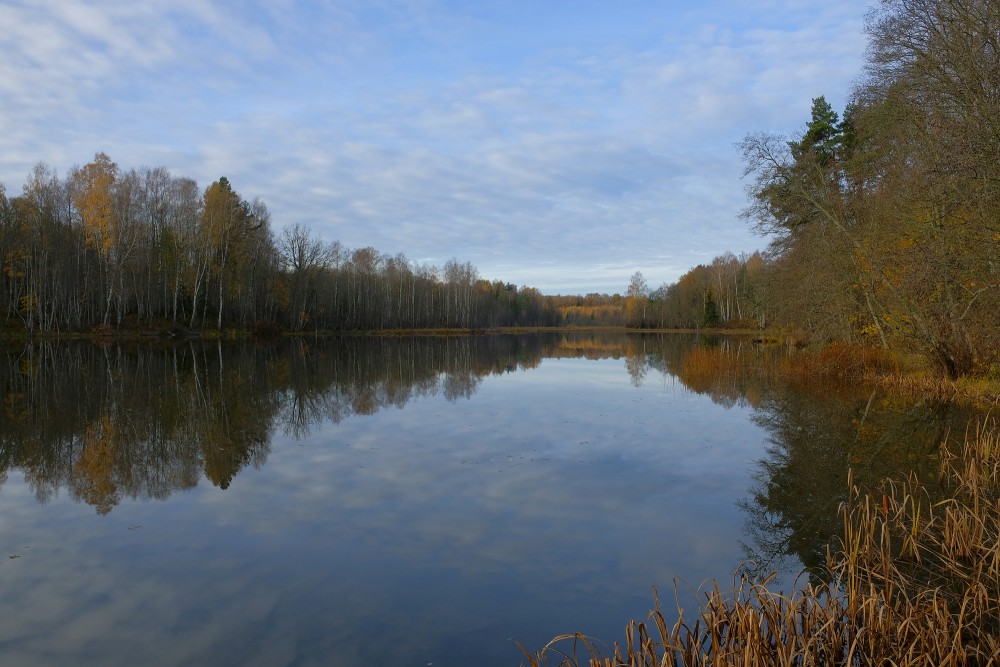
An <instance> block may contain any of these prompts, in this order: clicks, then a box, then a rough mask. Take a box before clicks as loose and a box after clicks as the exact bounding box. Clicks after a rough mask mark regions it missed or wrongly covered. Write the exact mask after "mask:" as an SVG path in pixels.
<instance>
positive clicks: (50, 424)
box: [0, 333, 975, 573]
mask: <svg viewBox="0 0 1000 667" xmlns="http://www.w3.org/2000/svg"><path fill="white" fill-rule="evenodd" d="M787 354H789V352H788V351H787V350H786V349H785V348H782V347H765V346H761V345H755V344H753V343H752V341H750V340H749V339H739V338H725V337H719V338H713V339H699V338H697V337H693V336H684V335H655V334H644V335H631V334H630V335H625V334H607V333H552V334H544V335H520V336H513V335H510V336H471V337H470V336H461V337H353V338H329V339H292V340H287V341H283V342H281V343H280V344H277V345H273V346H260V345H255V344H252V343H240V344H235V343H228V344H226V343H221V342H218V341H194V342H185V343H178V344H172V345H152V344H146V345H142V344H116V345H110V346H106V347H100V346H96V345H92V344H90V343H54V342H36V343H31V344H27V345H25V346H23V347H17V348H16V349H6V350H0V396H2V403H0V484H2V483H3V482H5V481H6V479H7V476H8V475H9V473H10V471H11V470H15V469H16V470H20V471H21V472H22V473H23V474H24V476H25V478H26V480H27V482H28V484H29V486H30V488H31V489H32V491H33V492H34V494H35V496H36V497H37V499H38V500H39V501H40V502H45V501H46V500H47V499H49V498H50V497H52V496H53V495H55V494H57V493H58V492H59V491H60V489H66V490H67V492H68V493H69V494H71V496H72V497H73V498H75V499H77V500H78V501H82V502H85V503H87V504H90V505H92V506H93V507H94V508H95V509H96V510H97V512H99V513H101V514H106V513H108V512H110V511H111V510H112V509H114V507H115V506H116V505H118V504H119V503H120V502H121V501H122V499H125V498H131V499H166V498H168V497H170V496H171V494H173V493H174V492H176V491H182V490H185V489H190V488H192V487H194V486H195V485H197V484H198V483H199V482H200V481H201V480H202V479H203V478H204V479H207V480H209V481H210V482H211V483H212V484H214V485H215V486H217V487H219V488H222V489H225V488H228V487H229V486H230V485H231V484H233V483H235V482H236V479H237V476H238V475H239V473H240V471H241V470H244V469H246V468H248V467H251V468H256V467H260V466H262V465H263V464H264V463H265V462H266V461H267V457H268V454H269V452H270V446H271V444H270V443H271V437H272V434H273V433H274V432H275V431H276V430H280V431H281V432H283V433H285V434H287V435H289V436H292V437H295V438H302V437H305V436H307V435H309V433H310V431H311V430H312V429H313V428H315V427H316V426H318V425H321V424H324V423H331V422H332V423H337V422H340V421H341V420H344V419H346V418H348V417H351V416H353V415H371V414H374V413H376V412H378V411H379V410H382V409H385V408H387V407H390V406H395V407H402V406H403V405H405V404H406V403H407V402H409V401H412V400H414V399H417V398H420V397H423V396H429V395H435V394H441V395H443V396H445V397H446V398H447V399H449V400H452V401H455V400H460V399H468V398H470V397H471V396H472V395H473V394H474V393H475V392H476V391H477V389H478V387H479V386H480V383H481V382H482V379H483V378H484V377H486V376H487V375H490V374H500V373H506V372H511V371H514V370H517V369H529V368H534V367H535V366H537V365H538V364H539V363H540V362H541V360H542V359H543V358H546V357H581V358H591V359H602V358H615V359H623V361H624V364H625V368H626V370H627V372H628V373H629V376H630V379H631V382H632V383H633V384H634V385H636V386H639V385H642V384H643V383H644V382H648V381H650V377H649V374H650V371H656V372H658V374H659V375H661V376H663V377H673V378H677V379H678V380H679V381H680V382H681V383H682V384H683V385H684V386H685V387H687V388H688V389H690V390H691V391H694V392H697V393H699V394H705V395H708V396H710V397H711V398H712V400H713V401H715V402H716V403H718V404H720V405H723V406H726V407H734V406H738V407H741V408H744V409H749V410H751V411H752V418H753V420H754V421H755V422H756V423H757V424H758V425H759V426H761V427H763V428H764V429H765V430H766V432H767V433H768V434H769V438H768V442H767V448H766V451H765V452H764V456H763V458H761V460H760V461H759V463H758V466H757V470H756V474H755V484H754V485H753V487H752V488H751V489H749V491H748V495H747V497H746V498H745V499H744V500H743V501H742V502H741V504H740V506H741V508H742V510H743V511H744V512H745V515H746V535H747V543H746V552H747V557H748V559H749V560H750V561H752V562H753V563H754V564H755V566H756V567H757V568H758V571H759V572H761V573H763V572H768V571H770V570H773V569H780V568H781V567H783V565H782V563H783V561H785V560H788V559H796V560H797V561H800V562H801V563H802V564H804V565H805V566H807V567H814V566H816V565H819V564H820V563H822V562H823V560H824V559H825V554H826V548H827V545H828V543H829V542H830V540H831V538H832V537H833V536H835V535H836V534H838V532H839V529H840V522H839V519H838V513H837V511H838V505H839V503H840V502H841V501H842V500H843V499H844V497H845V493H846V490H847V477H848V470H849V469H851V468H853V469H854V472H855V478H856V480H858V481H859V482H861V483H868V484H872V483H877V482H878V481H879V480H881V479H883V478H884V477H885V476H887V475H889V474H891V473H893V472H896V471H900V470H907V469H916V470H919V471H925V472H927V474H933V472H934V471H936V470H937V465H936V462H935V460H934V457H935V455H936V453H937V451H938V446H939V444H940V443H941V442H943V441H946V440H947V439H949V438H952V439H960V438H961V436H962V434H963V433H964V431H965V425H966V423H967V422H968V420H969V419H970V418H973V417H974V416H975V415H973V414H971V413H970V412H969V411H967V410H963V409H961V408H959V407H957V406H954V405H950V404H937V403H928V402H924V401H913V400H909V401H908V400H903V399H900V398H890V397H886V396H883V395H880V394H879V393H878V392H873V391H871V390H870V389H861V388H858V387H845V386H843V385H837V384H830V383H821V382H811V383H809V384H808V385H807V386H803V385H801V384H799V385H794V384H791V383H789V382H787V381H783V380H782V379H781V378H780V377H779V374H777V373H775V372H774V369H775V368H776V367H777V365H778V364H780V361H781V359H782V357H783V356H785V355H787ZM952 433H954V434H956V435H955V436H951V435H950V434H952ZM734 565H735V564H734Z"/></svg>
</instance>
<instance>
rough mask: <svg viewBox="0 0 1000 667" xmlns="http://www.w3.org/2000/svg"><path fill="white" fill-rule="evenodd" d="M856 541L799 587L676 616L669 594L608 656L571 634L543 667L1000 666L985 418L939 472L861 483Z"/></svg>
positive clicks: (995, 462) (999, 517) (997, 437)
mask: <svg viewBox="0 0 1000 667" xmlns="http://www.w3.org/2000/svg"><path fill="white" fill-rule="evenodd" d="M849 486H850V490H849V493H848V500H847V502H846V503H844V505H843V507H842V515H843V536H842V538H841V541H840V542H839V543H838V544H837V545H836V546H835V547H833V548H831V549H830V551H829V555H828V559H827V560H828V562H827V566H826V568H825V570H824V572H823V573H822V574H823V575H824V576H822V577H820V578H819V579H815V578H814V579H813V581H825V582H826V583H809V584H807V585H805V586H804V587H803V588H802V589H801V590H799V591H798V592H796V593H794V594H791V595H787V596H786V595H782V594H780V593H775V592H773V591H772V590H770V589H769V588H768V581H764V582H753V581H748V580H745V579H744V580H743V581H742V582H741V583H739V584H738V585H737V586H736V587H735V590H733V591H732V592H730V593H723V592H722V591H721V590H720V588H719V586H718V584H715V585H713V586H712V588H711V589H710V590H709V591H708V592H707V593H705V594H704V600H703V601H702V603H701V607H700V609H699V610H698V612H697V614H696V615H695V616H694V617H693V618H690V619H689V618H686V617H685V615H684V613H683V611H682V610H680V609H678V610H677V613H676V614H675V615H674V618H675V620H673V622H672V623H671V622H668V621H667V619H666V616H665V615H664V614H663V612H662V611H661V608H660V604H659V600H656V601H655V608H654V609H653V611H652V612H650V614H649V616H648V617H647V619H646V621H645V622H638V621H632V622H630V623H629V624H628V626H627V628H626V639H625V642H624V643H623V644H621V645H618V644H616V645H615V647H614V651H613V653H612V654H611V655H609V656H605V655H602V654H601V652H600V651H599V650H598V649H597V647H596V646H595V644H594V643H593V642H592V641H591V640H589V639H588V638H586V637H584V636H582V635H579V634H574V635H564V636H561V637H557V638H555V639H553V640H552V642H550V643H549V644H548V645H547V646H545V647H544V648H542V649H541V650H539V651H537V652H535V653H533V654H530V653H528V652H525V655H526V657H527V661H528V664H529V665H531V666H532V667H540V666H542V665H549V664H556V665H559V666H564V665H566V666H570V665H572V666H577V665H582V664H589V665H591V666H592V667H626V666H627V667H633V666H635V667H639V666H642V667H653V666H654V665H655V666H668V665H669V666H672V667H679V666H683V667H693V666H696V665H697V666H706V667H707V666H708V665H711V666H712V667H728V666H737V665H738V666H741V667H757V666H760V667H763V666H765V665H766V666H768V667H770V666H772V665H779V666H780V665H788V666H792V665H795V666H801V667H808V666H813V665H815V666H823V667H830V666H835V665H836V666H841V665H843V666H848V665H852V666H853V665H894V666H897V667H915V666H917V665H921V666H923V665H926V666H928V667H930V666H937V665H970V666H973V667H985V666H988V665H1000V432H998V430H997V428H996V426H995V425H990V427H988V428H987V427H985V426H984V427H981V428H979V429H977V430H976V431H975V432H974V433H970V434H969V435H968V437H967V438H966V442H965V445H964V447H963V449H962V451H960V452H958V453H954V452H950V451H947V450H942V453H941V468H940V474H939V475H938V478H937V479H936V480H930V481H922V480H920V479H918V478H917V477H916V476H915V475H909V476H906V477H904V478H902V479H898V480H886V481H885V482H884V483H883V484H882V485H881V486H880V487H879V488H877V489H871V490H862V489H860V488H859V487H858V486H857V485H855V484H854V483H853V480H852V481H851V482H849Z"/></svg>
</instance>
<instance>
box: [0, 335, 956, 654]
mask: <svg viewBox="0 0 1000 667" xmlns="http://www.w3.org/2000/svg"><path fill="white" fill-rule="evenodd" d="M785 354H787V351H786V350H784V349H782V348H773V347H763V346H760V345H754V344H753V343H752V341H749V340H745V339H744V340H740V339H728V338H719V339H715V340H710V341H706V340H702V339H698V338H697V337H691V336H659V335H624V334H618V335H607V334H572V335H566V334H551V335H540V336H527V335H526V336H477V337H463V338H432V337H428V338H364V337H359V338H343V339H328V340H314V339H296V340H289V341H284V342H282V343H281V344H280V345H276V346H270V347H267V346H265V347H261V346H257V345H253V344H220V343H218V342H204V341H201V342H187V343H182V344H175V345H169V346H161V347H152V346H148V345H121V346H110V347H105V348H101V347H95V346H93V345H90V344H87V343H80V344H72V345H69V344H58V345H56V344H49V343H37V344H32V345H27V346H19V347H17V348H16V349H8V350H2V351H0V364H2V368H0V397H2V399H3V400H2V403H0V411H2V412H0V474H2V475H3V477H2V481H3V486H2V488H0V491H2V492H3V494H4V495H3V496H2V497H3V499H4V501H5V503H6V504H5V519H6V521H5V522H4V524H3V525H0V543H2V544H4V545H5V547H4V548H6V549H8V550H9V551H7V553H8V554H9V555H10V556H17V558H16V559H13V560H10V561H7V560H6V559H4V561H3V562H4V564H6V565H8V566H9V567H11V572H14V571H15V568H17V569H16V572H17V575H15V576H9V577H6V578H4V577H0V597H2V598H3V599H6V600H8V604H9V605H11V609H12V610H13V609H17V611H18V613H17V614H13V613H12V614H10V616H11V617H12V621H11V623H10V624H8V625H7V626H6V627H5V628H4V629H3V630H0V644H3V645H4V647H5V648H4V650H3V652H2V653H0V656H2V657H3V658H4V660H5V661H7V660H8V659H9V660H10V661H12V662H18V660H17V658H18V657H22V658H24V659H23V660H21V662H24V663H26V664H27V663H32V664H45V663H46V662H48V663H50V664H59V663H60V662H61V663H64V664H65V663H79V664H85V663H87V662H88V660H86V659H84V658H85V657H86V656H91V658H92V659H90V660H89V662H90V663H91V664H116V660H115V659H114V658H115V656H118V655H125V654H128V655H131V654H132V653H134V654H135V655H147V654H152V658H153V662H156V659H158V660H159V661H160V662H161V663H164V664H183V663H185V662H198V661H199V658H200V659H201V660H200V661H201V662H206V660H205V656H206V655H223V654H224V655H228V656H231V659H232V663H233V664H291V663H295V664H324V663H326V664H329V663H337V662H338V660H339V662H340V663H341V664H415V663H416V662H417V661H418V659H419V661H420V664H426V663H428V662H434V663H435V664H480V665H491V664H497V665H500V664H517V662H518V660H520V658H521V654H520V653H519V651H518V650H517V649H516V647H515V646H514V645H513V643H512V642H511V641H510V638H512V637H513V638H515V639H517V640H518V641H520V642H522V643H523V644H525V645H527V646H540V645H541V644H543V643H545V642H546V641H547V640H548V639H550V638H551V637H552V636H554V635H556V634H559V633H561V632H567V631H570V632H571V631H577V630H579V631H582V632H587V633H589V634H592V635H596V636H597V637H600V638H602V639H604V640H606V641H613V640H614V639H615V638H616V636H619V634H620V632H621V631H622V627H623V624H624V622H625V621H626V620H627V618H629V617H631V616H635V615H638V616H641V615H643V614H644V613H645V612H646V611H647V610H648V608H649V605H650V603H651V599H650V587H651V586H653V585H657V586H659V587H660V589H661V590H664V591H667V590H669V589H670V587H671V584H672V581H673V577H680V578H682V579H684V580H686V581H687V582H688V583H689V584H690V585H691V586H692V587H697V586H698V585H699V584H700V583H701V582H702V580H703V579H704V578H706V577H719V578H720V579H721V580H723V581H725V579H726V578H727V575H728V574H729V572H731V571H732V569H733V568H735V567H736V566H737V565H738V564H739V562H740V560H741V559H742V558H743V557H744V554H743V553H742V552H741V550H740V545H739V539H738V538H739V534H740V528H741V527H745V538H744V540H743V541H744V542H745V543H746V544H747V548H748V550H749V554H750V555H751V556H752V557H753V558H754V559H755V560H756V561H757V562H758V563H760V566H761V567H762V568H768V567H776V566H780V565H781V564H782V561H783V560H787V561H790V563H789V565H790V566H791V567H792V568H796V569H797V565H798V562H799V561H801V562H803V563H807V564H812V563H815V562H817V559H818V558H819V557H820V556H821V555H822V554H823V553H824V549H825V544H826V541H827V540H828V539H829V537H830V536H831V535H833V534H835V533H836V532H837V530H838V527H839V524H838V523H837V518H836V516H837V515H836V505H837V503H838V502H839V501H840V499H841V498H842V497H843V493H844V491H845V487H846V475H847V469H848V467H850V466H853V467H854V468H855V470H856V471H858V475H859V476H862V477H864V478H866V479H877V478H878V477H880V476H881V475H882V474H884V473H885V472H887V471H889V470H891V469H896V468H899V467H918V468H919V467H920V466H922V465H925V463H926V462H927V461H931V460H932V455H933V454H934V453H935V452H936V447H937V443H938V442H939V441H940V440H941V439H943V438H944V437H946V434H947V433H948V429H949V428H950V429H952V431H953V432H955V433H959V434H960V433H962V432H963V431H964V420H965V419H966V418H967V415H964V414H963V413H962V412H961V411H959V410H958V409H956V408H954V407H953V406H947V405H931V404H923V403H906V402H902V401H898V400H893V399H888V398H886V397H883V396H880V395H878V394H873V393H872V392H871V391H858V390H852V389H845V388H842V387H841V388H838V387H834V386H819V385H811V386H806V387H802V386H800V387H794V386H792V385H790V384H788V383H787V382H784V381H782V380H781V378H780V377H779V376H777V375H776V374H775V373H774V372H773V368H774V367H775V365H776V364H779V363H780V362H781V360H782V358H783V356H784V355H785ZM470 399H472V400H470ZM404 406H405V409H399V408H403V407H404ZM755 462H756V463H755ZM928 466H929V469H933V466H932V465H930V464H928ZM15 471H20V472H21V473H23V475H24V477H25V480H26V482H27V484H20V483H19V482H18V480H17V475H16V474H14V473H15ZM8 477H9V478H10V479H9V480H8ZM206 482H207V483H206ZM26 490H30V493H31V494H33V495H34V497H35V498H37V500H39V501H42V502H43V503H48V504H47V505H46V506H45V507H39V506H38V503H36V502H35V500H34V499H32V498H31V497H30V496H29V495H28V493H26ZM60 492H61V493H62V500H61V501H60V500H59V499H58V498H57V496H58V495H59V494H60ZM67 496H68V497H69V498H72V499H74V500H76V501H77V503H73V502H66V501H65V500H66V497H67ZM741 498H742V500H740V499H741ZM132 499H135V500H153V501H155V502H145V503H144V502H129V501H130V500H132ZM168 499H169V502H160V501H166V500H168ZM737 502H739V506H738V507H737ZM78 503H85V504H86V505H89V506H92V507H93V508H94V509H95V510H96V511H97V512H98V513H99V514H101V515H102V516H100V517H94V516H93V513H92V511H91V510H90V509H89V507H87V506H86V505H79V504H78ZM29 547H30V550H27V549H28V548H29ZM21 556H25V557H21ZM53 608H55V611H53ZM206 619H210V622H208V621H206ZM40 628H41V629H40ZM373 628H375V629H377V630H373ZM373 631H374V632H380V633H381V634H380V636H384V637H386V638H387V640H386V641H382V640H381V639H380V640H378V641H373V640H372V633H373ZM56 636H58V641H56V640H49V639H47V638H49V637H56ZM177 637H184V638H185V641H184V642H178V641H176V638H177ZM123 647H127V648H128V651H123ZM143 647H145V648H143ZM46 651H49V653H47V654H46V653H45V652H46ZM86 651H91V652H90V653H86ZM38 655H43V656H44V655H48V656H49V657H50V658H51V659H49V660H44V659H43V660H29V659H27V658H25V657H24V656H31V657H37V656H38ZM52 656H54V657H52ZM415 656H419V658H418V659H415ZM117 664H127V663H125V662H124V661H123V660H117Z"/></svg>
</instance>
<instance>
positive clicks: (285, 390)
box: [0, 335, 620, 514]
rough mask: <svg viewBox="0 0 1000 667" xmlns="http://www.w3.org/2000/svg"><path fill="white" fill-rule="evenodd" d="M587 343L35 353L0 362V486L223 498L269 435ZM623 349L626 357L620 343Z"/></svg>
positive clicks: (450, 388) (54, 346)
mask: <svg viewBox="0 0 1000 667" xmlns="http://www.w3.org/2000/svg"><path fill="white" fill-rule="evenodd" d="M592 339H593V337H591V336H587V335H581V336H563V335H545V336H473V337H468V336H461V337H354V338H329V339H309V340H306V339H293V340H288V341H284V342H282V343H280V344H278V345H273V346H260V345H255V344H252V343H240V344H235V343H222V342H220V341H200V340H199V341H189V342H186V343H178V344H172V345H157V344H138V343H129V344H113V345H94V344H90V343H79V342H77V343H68V342H48V341H43V342H34V343H29V344H26V345H24V346H23V347H16V348H6V349H2V350H0V396H2V397H3V402H2V404H0V484H2V483H3V482H4V481H6V479H7V475H8V474H9V471H11V470H12V469H19V470H21V471H22V472H23V474H24V475H25V478H26V480H27V482H28V484H29V486H30V488H31V489H32V491H33V492H34V494H35V496H36V498H37V499H38V500H39V502H43V503H44V502H45V501H46V500H47V499H49V498H50V497H52V496H53V495H55V494H57V493H58V492H59V490H60V489H61V488H65V489H67V490H68V492H69V493H70V494H71V495H72V497H73V498H75V499H77V500H79V501H82V502H85V503H88V504H90V505H92V506H93V507H94V508H95V509H96V510H97V511H98V512H99V513H101V514H106V513H108V512H110V511H111V510H112V509H113V508H114V507H115V506H116V505H117V504H118V503H119V502H121V500H122V499H123V498H132V499H166V498H168V497H169V496H170V495H171V494H172V493H174V492H175V491H178V490H184V489H189V488H192V487H194V486H195V485H196V484H198V482H199V481H200V480H201V478H202V477H204V478H206V479H208V480H209V481H211V483H212V484H214V485H215V486H217V487H219V488H221V489H226V488H228V487H229V485H230V484H232V483H233V482H234V480H235V478H236V476H237V475H238V473H239V472H240V471H241V470H243V469H245V468H247V467H254V468H256V467H259V466H261V465H263V464H264V463H265V462H266V461H267V456H268V453H269V451H270V442H271V435H272V433H273V432H274V430H275V429H281V430H282V431H283V432H284V433H286V434H288V435H290V436H293V437H297V438H301V437H304V436H306V435H308V434H309V432H310V430H311V429H312V428H313V427H314V426H315V425H317V424H321V423H325V422H334V423H336V422H339V421H341V420H343V419H345V418H347V417H350V416H352V415H370V414H374V413H375V412H377V411H379V410H381V409H383V408H386V407H388V406H396V407H402V406H403V405H405V404H406V403H407V402H408V401H410V400H412V399H414V398H417V397H420V396H426V395H430V394H437V393H439V392H440V393H441V394H443V395H444V396H445V397H446V398H447V399H449V400H458V399H467V398H470V397H471V396H472V395H473V394H474V393H475V392H476V389H477V388H478V386H479V383H480V382H481V380H482V378H483V377H484V376H486V375H488V374H493V373H503V372H509V371H510V370H514V369H518V368H521V369H524V368H531V367H534V366H536V365H537V364H538V363H539V362H540V361H541V359H542V358H543V356H545V355H553V354H555V355H559V354H571V355H580V354H584V353H583V352H581V351H580V350H581V349H586V350H590V349H592V346H591V345H590V344H589V343H588V341H592ZM619 349H620V344H619Z"/></svg>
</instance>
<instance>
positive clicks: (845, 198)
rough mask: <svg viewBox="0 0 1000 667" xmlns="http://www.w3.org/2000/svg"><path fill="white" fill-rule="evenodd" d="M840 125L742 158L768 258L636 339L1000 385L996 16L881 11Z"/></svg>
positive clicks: (900, 7) (722, 267)
mask: <svg viewBox="0 0 1000 667" xmlns="http://www.w3.org/2000/svg"><path fill="white" fill-rule="evenodd" d="M867 33H868V37H869V44H868V51H867V54H866V65H865V69H864V72H863V73H862V75H861V77H860V79H859V82H858V83H857V85H856V86H855V88H854V90H853V91H851V95H850V98H849V99H850V101H849V102H848V104H847V105H846V108H845V109H844V110H843V112H842V113H837V112H836V111H835V110H834V109H833V107H832V106H831V105H830V104H829V103H828V102H827V101H826V99H825V97H823V96H820V97H817V98H815V99H813V101H812V111H811V115H810V118H809V119H808V120H807V124H806V126H805V129H804V131H803V132H802V133H801V134H799V135H798V136H795V137H792V138H788V137H782V136H777V135H774V134H769V133H764V132H758V133H753V134H750V135H748V136H747V137H746V138H745V139H744V140H743V141H742V142H741V144H740V146H739V149H740V151H741V153H742V156H743V158H744V161H745V165H746V174H745V176H746V180H747V194H748V199H749V206H748V207H747V208H746V210H745V211H744V213H743V217H744V218H745V220H746V221H747V222H748V224H752V225H754V226H755V228H756V230H757V231H759V232H760V233H761V234H763V235H765V236H766V237H767V238H768V239H769V240H770V245H769V247H768V249H767V252H766V253H763V254H753V255H742V256H740V257H735V256H733V255H732V254H730V253H727V254H724V255H721V256H720V257H718V258H716V259H715V260H714V261H713V262H712V264H711V265H702V266H698V267H695V268H694V269H692V270H691V271H690V272H688V273H687V274H685V275H684V276H682V277H681V278H680V280H679V281H678V282H676V283H675V284H672V285H667V286H664V287H662V288H660V289H659V290H656V291H654V292H650V291H649V290H648V289H647V288H646V287H645V285H644V281H643V279H642V276H641V274H637V275H636V276H633V279H632V283H631V285H630V287H629V297H626V299H631V301H629V302H628V303H627V304H626V312H625V315H626V316H625V319H626V322H627V323H629V324H632V325H633V326H664V325H674V326H692V325H699V324H700V325H706V326H713V325H719V324H721V325H724V326H725V325H733V324H735V325H738V326H746V324H748V323H751V324H756V325H757V326H762V327H763V326H768V325H777V326H782V327H790V328H794V329H797V330H799V331H802V332H805V333H806V334H808V335H809V336H810V337H811V338H812V339H813V340H815V341H817V342H828V341H842V342H848V343H859V344H869V345H874V346H878V347H882V348H887V349H893V350H900V351H906V352H914V353H918V354H921V355H923V356H925V357H926V358H928V359H930V360H931V361H933V363H934V364H935V365H936V366H937V367H938V369H939V370H940V372H942V373H943V374H945V375H948V376H950V377H957V376H960V375H967V374H981V375H989V376H993V377H1000V290H998V287H1000V264H998V258H1000V253H998V251H1000V159H998V156H1000V4H998V3H996V2H986V1H982V0H968V1H966V0H961V1H960V0H883V1H882V2H881V3H880V4H878V5H877V6H876V7H875V9H873V10H872V11H871V13H870V14H869V16H868V24H867Z"/></svg>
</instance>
